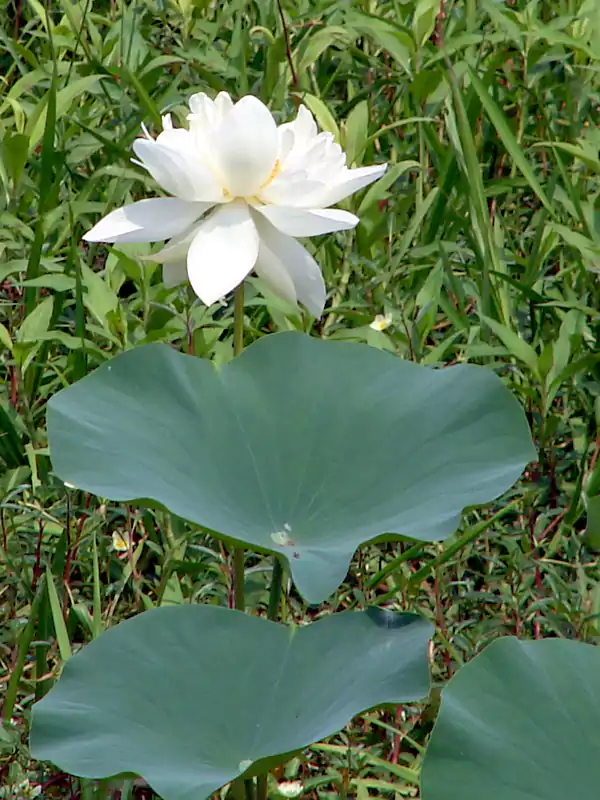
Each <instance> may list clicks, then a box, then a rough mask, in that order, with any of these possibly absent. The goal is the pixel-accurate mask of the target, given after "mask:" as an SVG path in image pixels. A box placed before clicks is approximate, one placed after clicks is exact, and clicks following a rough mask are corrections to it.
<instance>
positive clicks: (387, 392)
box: [48, 333, 535, 603]
mask: <svg viewBox="0 0 600 800" xmlns="http://www.w3.org/2000/svg"><path fill="white" fill-rule="evenodd" d="M48 430H49V439H50V448H51V455H52V460H53V464H54V468H55V470H56V472H57V473H58V475H59V476H60V477H61V478H62V479H63V480H65V481H67V482H69V483H71V484H74V485H75V486H77V487H79V488H81V489H85V490H87V491H90V492H94V493H95V494H98V495H100V496H103V497H107V498H110V499H112V500H121V501H131V500H139V499H143V498H146V499H152V500H154V501H156V502H158V503H160V504H161V505H163V506H165V507H166V508H168V509H169V510H170V511H172V512H173V513H175V514H177V515H179V516H180V517H183V518H185V519H188V520H191V521H192V522H195V523H198V524H200V525H203V526H205V527H207V528H210V529H212V530H214V531H215V532H218V533H220V534H222V535H224V536H226V537H229V538H231V539H235V540H239V541H243V542H247V543H249V544H250V545H253V546H255V547H257V548H259V549H266V550H271V551H276V552H279V553H281V554H282V555H283V556H284V557H286V558H287V559H288V561H289V563H290V565H291V571H292V576H293V578H294V580H295V582H296V585H297V586H298V589H299V591H300V592H301V593H302V594H303V596H304V597H305V598H306V599H307V600H308V601H309V602H314V603H319V602H321V601H323V600H324V599H325V598H327V597H328V596H329V595H330V594H331V593H332V592H333V591H335V589H336V588H337V586H339V584H340V583H341V582H342V580H343V579H344V576H345V574H346V571H347V568H348V565H349V563H350V559H351V557H352V554H353V553H354V551H355V550H356V548H357V547H358V546H359V545H360V544H361V543H362V542H365V541H367V540H370V539H373V538H375V537H377V536H378V535H381V534H384V533H394V534H399V535H402V536H406V537H412V538H416V539H422V540H427V541H433V540H436V539H443V538H444V537H446V536H449V535H450V534H451V533H452V532H453V531H454V530H455V529H456V527H457V524H458V521H459V517H460V512H461V510H462V509H463V508H464V507H465V506H471V505H478V504H481V503H485V502H489V501H490V500H492V499H493V498H495V497H497V496H498V495H500V494H501V493H502V492H504V491H506V489H508V488H509V487H510V486H511V485H512V484H513V483H514V481H515V480H517V478H518V477H519V475H520V473H521V471H522V469H523V467H524V466H525V464H526V463H527V462H528V461H530V460H531V459H532V458H534V457H535V451H534V449H533V446H532V443H531V438H530V435H529V429H528V426H527V422H526V419H525V415H524V413H523V411H522V409H521V408H520V406H519V405H518V403H517V401H516V400H515V399H514V398H513V397H512V395H511V394H510V392H509V391H508V390H507V389H506V388H505V387H504V386H503V384H502V383H501V381H500V379H499V378H497V377H496V375H494V374H493V373H492V372H490V371H488V370H486V369H484V368H483V367H476V366H468V365H462V366H456V367H450V368H447V369H440V370H435V369H431V368H429V367H424V366H420V365H417V364H413V363H410V362H406V361H402V360H400V359H399V358H396V357H395V356H393V355H390V354H389V353H384V352H381V351H379V350H376V349H374V348H370V347H368V346H366V345H363V344H357V343H347V342H331V341H323V340H319V339H315V338H311V337H308V336H305V335H303V334H298V333H283V334H276V335H271V336H266V337H263V338H262V339H260V340H259V341H258V342H256V343H255V344H253V345H252V346H251V347H249V348H248V349H247V350H245V351H244V352H243V353H242V354H241V355H240V356H239V357H238V358H236V359H235V360H234V361H233V362H231V363H229V364H227V365H226V366H224V367H223V368H222V369H220V370H217V369H216V368H215V367H214V366H213V364H212V363H211V362H209V361H205V360H201V359H199V358H193V357H191V356H187V355H183V354H181V353H178V352H175V351H174V350H172V349H171V348H170V347H168V346H167V345H164V344H152V345H146V346H143V347H139V348H137V349H134V350H132V351H129V352H126V353H123V354H122V355H119V356H117V357H116V358H114V359H113V360H112V361H110V362H109V363H107V364H105V365H103V366H102V367H100V368H99V369H98V370H96V372H94V373H92V374H91V375H89V376H88V377H86V378H84V379H83V380H82V381H80V382H79V383H76V384H75V385H73V386H71V387H69V388H68V389H64V390H62V391H61V392H59V393H58V394H57V395H55V396H54V397H53V398H52V400H51V401H50V404H49V415H48Z"/></svg>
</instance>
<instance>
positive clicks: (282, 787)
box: [277, 781, 304, 797]
mask: <svg viewBox="0 0 600 800" xmlns="http://www.w3.org/2000/svg"><path fill="white" fill-rule="evenodd" d="M303 789H304V786H303V785H302V783H301V782H300V781H283V782H282V783H280V784H279V786H278V787H277V791H278V792H279V794H280V795H282V796H283V797H300V795H301V794H302V791H303Z"/></svg>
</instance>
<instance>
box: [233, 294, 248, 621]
mask: <svg viewBox="0 0 600 800" xmlns="http://www.w3.org/2000/svg"><path fill="white" fill-rule="evenodd" d="M243 349H244V283H243V282H242V283H240V284H238V285H237V286H236V289H235V298H234V306H233V354H234V356H239V354H240V353H241V352H242V350H243ZM244 595H245V592H244V548H243V547H236V548H235V549H234V551H233V604H234V607H235V608H236V609H237V610H238V611H245V610H246V602H245V596H244Z"/></svg>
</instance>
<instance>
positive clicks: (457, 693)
mask: <svg viewBox="0 0 600 800" xmlns="http://www.w3.org/2000/svg"><path fill="white" fill-rule="evenodd" d="M598 752H600V649H598V648H597V647H594V646H593V645H590V644H584V643H582V642H575V641H569V640H566V639H544V640H540V641H535V642H520V641H518V639H515V638H512V637H506V638H503V639H499V640H498V641H496V642H494V643H493V644H491V645H490V646H489V647H487V648H486V649H485V650H484V652H483V653H481V654H480V655H478V656H477V657H476V658H474V659H473V661H471V662H469V663H468V664H467V665H466V666H464V667H462V668H461V669H460V670H459V671H458V672H457V673H456V675H455V676H454V677H453V678H452V680H451V681H450V682H449V683H448V685H447V686H446V687H445V688H444V690H443V692H442V705H441V709H440V714H439V718H438V720H437V722H436V725H435V728H434V730H433V734H432V736H431V740H430V744H429V747H428V750H427V754H426V756H425V761H424V763H423V771H422V776H421V784H422V797H423V800H457V798H460V800H565V799H566V798H577V800H596V798H597V797H598V792H599V789H598V787H600V759H599V758H598Z"/></svg>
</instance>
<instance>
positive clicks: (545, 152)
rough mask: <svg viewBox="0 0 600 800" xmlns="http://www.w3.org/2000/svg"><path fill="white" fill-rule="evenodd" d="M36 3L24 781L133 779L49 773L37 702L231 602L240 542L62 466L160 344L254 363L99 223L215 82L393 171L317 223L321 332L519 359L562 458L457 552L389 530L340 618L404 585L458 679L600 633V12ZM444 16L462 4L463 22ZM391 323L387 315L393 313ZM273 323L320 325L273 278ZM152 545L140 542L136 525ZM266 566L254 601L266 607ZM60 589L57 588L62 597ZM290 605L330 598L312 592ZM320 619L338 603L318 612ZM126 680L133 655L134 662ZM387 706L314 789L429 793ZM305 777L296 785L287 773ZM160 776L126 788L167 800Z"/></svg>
mask: <svg viewBox="0 0 600 800" xmlns="http://www.w3.org/2000/svg"><path fill="white" fill-rule="evenodd" d="M281 4H282V6H283V8H282V9H280V8H279V6H278V3H277V2H274V1H273V0H264V2H255V3H251V2H246V1H245V0H244V2H242V0H227V1H226V2H223V3H214V2H208V0H194V2H192V0H178V1H177V2H175V1H174V0H173V1H172V2H168V0H149V2H144V3H143V2H141V1H140V0H138V1H137V2H136V0H131V1H129V0H110V2H109V0H96V2H91V0H89V1H88V2H86V1H85V0H78V1H77V2H74V3H73V2H71V0H57V1H56V2H52V3H48V4H47V6H44V4H43V3H42V2H38V0H24V2H19V0H14V2H13V3H12V4H11V5H9V6H8V8H4V10H2V11H0V74H1V75H2V76H3V77H2V78H0V87H1V88H0V133H1V138H2V144H1V148H0V283H1V294H0V322H1V323H2V325H1V327H0V348H1V353H2V360H1V362H0V620H2V622H1V624H0V699H2V701H3V715H4V717H3V718H4V726H3V728H2V729H1V730H0V785H1V786H3V787H13V788H12V789H10V788H9V789H6V788H4V789H2V790H1V791H2V792H4V793H3V794H0V796H1V797H3V798H4V797H10V798H17V797H18V798H23V797H26V796H27V789H26V788H25V787H24V785H20V784H21V782H22V781H25V780H29V781H30V785H31V787H35V786H40V785H43V786H44V788H43V791H42V796H43V797H63V798H64V797H81V798H107V797H111V796H113V795H111V792H112V791H113V790H112V789H110V788H108V787H106V786H102V785H100V784H99V785H97V786H95V785H91V784H89V785H83V786H80V785H79V783H78V782H77V781H75V779H73V780H71V779H68V778H67V777H66V776H61V775H59V774H57V773H55V772H53V771H52V770H51V769H49V768H48V767H47V766H45V765H40V764H36V763H32V762H31V760H30V759H29V757H28V754H27V748H26V739H27V725H28V718H29V712H30V708H31V705H32V702H33V701H34V700H35V699H36V698H39V697H41V696H42V695H43V693H44V692H45V691H46V690H47V689H48V687H49V685H50V684H51V682H52V680H53V678H54V677H55V676H56V674H57V670H58V669H59V668H60V664H61V659H62V658H64V657H66V656H67V655H68V653H69V652H70V651H71V649H76V648H77V647H79V646H80V645H81V644H82V643H84V642H86V641H89V640H90V639H91V638H93V637H94V636H96V635H98V634H99V633H100V632H101V631H102V630H103V629H104V628H106V627H107V626H109V625H112V624H114V623H115V622H116V621H118V620H119V619H122V618H124V617H126V616H128V615H130V614H132V613H134V612H136V611H139V610H143V609H144V608H147V607H150V606H153V605H157V604H160V603H165V602H171V603H173V602H175V603H178V602H215V603H223V604H226V603H227V602H228V598H229V593H230V586H231V575H232V569H233V564H232V563H231V559H230V558H229V556H228V555H227V553H226V552H225V550H224V548H223V547H222V545H221V544H219V543H218V542H217V541H215V540H212V539H210V538H209V537H208V536H206V535H204V534H202V532H200V531H190V529H189V526H187V525H185V524H184V523H183V522H181V521H180V520H177V519H170V518H168V517H166V516H164V515H161V514H158V513H153V512H150V511H147V510H143V509H138V508H135V507H129V506H120V505H117V504H110V503H101V502H100V501H99V500H98V499H97V498H95V497H92V496H89V495H85V494H83V493H81V492H77V491H67V490H65V489H64V487H63V486H62V484H61V483H60V482H59V481H58V480H57V479H56V478H54V477H53V475H52V471H51V465H50V462H49V460H48V455H47V447H46V434H45V406H46V402H47V400H48V398H49V397H50V396H51V395H52V394H53V393H54V392H56V391H57V390H58V389H60V388H61V387H63V386H65V385H68V384H70V383H72V382H73V381H76V380H78V379H79V378H81V377H82V376H83V375H85V374H86V373H87V372H88V371H89V370H92V369H94V368H95V367H96V366H97V365H99V364H101V363H103V362H104V361H105V360H106V359H108V358H110V357H111V356H113V355H115V354H117V353H118V352H120V351H122V350H124V349H126V348H129V347H132V346H134V345H137V344H140V343H143V342H148V341H153V340H157V339H160V340H166V341H169V342H172V343H173V344H174V345H175V346H177V347H179V348H181V349H183V350H185V351H186V352H193V353H196V354H197V355H200V356H203V357H206V358H213V359H215V360H218V361H220V362H223V361H225V360H228V359H229V358H231V357H232V355H233V301H231V302H230V303H229V304H228V306H227V307H226V308H224V309H220V310H219V311H218V312H215V311H214V310H210V311H207V310H206V309H204V308H203V307H202V305H201V304H200V303H199V302H197V301H196V302H194V298H193V296H192V294H191V292H190V291H189V290H188V289H180V290H176V291H167V290H166V289H165V288H164V287H163V286H161V283H160V274H159V268H156V267H152V266H150V265H146V264H145V263H144V262H140V261H138V260H136V258H135V257H134V255H135V254H136V253H137V254H139V253H141V252H142V249H141V247H140V246H137V247H134V246H131V245H130V246H121V247H119V248H118V249H117V248H114V249H112V250H107V249H105V248H103V247H102V246H97V245H96V246H90V247H88V246H84V245H83V244H82V242H81V236H82V234H83V233H84V232H85V230H86V229H88V228H89V227H90V226H91V224H93V222H94V221H96V220H97V219H98V218H99V217H100V216H101V215H102V214H103V213H105V212H106V211H107V210H108V209H112V208H115V207H117V206H120V205H122V204H124V203H125V202H128V201H131V200H132V199H139V198H141V197H144V196H146V195H147V194H149V193H151V192H153V191H154V189H153V186H152V184H151V181H150V179H147V178H146V177H145V175H144V174H143V173H142V171H141V170H139V169H138V168H136V167H134V166H133V165H132V164H131V163H130V161H129V159H130V157H131V155H132V152H131V144H132V142H133V140H134V139H135V137H136V136H137V135H138V133H139V131H140V125H141V123H142V122H145V123H146V124H147V125H148V126H149V127H150V128H153V129H156V127H157V126H158V124H159V122H160V113H161V112H162V111H163V110H164V109H167V108H169V109H171V110H173V112H174V113H175V115H177V113H178V111H179V112H181V111H182V109H183V105H184V102H185V99H186V98H187V97H188V96H189V95H190V94H191V93H192V92H193V91H194V90H204V91H207V92H210V93H215V92H217V91H219V90H226V91H229V92H230V93H231V94H232V95H233V96H235V97H237V96H240V95H242V94H244V93H248V92H250V93H254V94H257V95H258V96H259V97H260V98H261V99H263V100H264V101H265V102H269V104H270V106H271V108H272V110H273V111H274V113H275V114H276V115H278V117H280V119H281V120H284V119H288V118H289V117H290V116H291V115H292V114H293V112H294V109H295V105H296V103H297V102H298V101H299V100H302V101H304V102H305V103H306V104H307V105H308V106H309V107H310V108H311V110H312V111H313V112H314V113H315V115H316V116H317V118H318V120H319V122H320V124H321V126H322V127H324V128H328V129H330V130H333V131H334V132H335V133H336V135H338V136H339V137H340V140H341V142H342V144H343V145H344V147H345V149H346V151H347V153H348V156H349V161H350V162H353V163H355V164H356V165H360V164H369V163H373V162H374V161H381V160H386V161H388V162H389V163H390V169H389V172H388V174H387V177H386V178H385V179H384V180H383V181H381V182H380V183H379V184H377V185H375V186H373V187H372V188H370V189H368V190H367V191H366V192H363V193H362V194H361V195H358V196H357V197H354V198H351V199H350V200H349V201H347V203H348V208H351V209H352V210H354V211H356V212H357V213H358V214H359V216H360V217H361V225H360V226H359V227H358V228H357V230H356V231H355V232H354V233H350V234H347V235H344V234H336V235H331V236H327V237H322V238H321V239H317V240H312V243H313V245H314V250H315V253H316V257H317V259H318V261H319V262H320V264H321V265H322V266H323V270H324V274H325V277H326V282H327V285H328V287H329V288H330V298H329V301H328V305H327V308H326V313H325V316H324V317H323V319H322V320H321V321H320V322H319V323H318V324H316V325H315V327H314V329H313V330H312V335H315V336H327V337H329V338H353V339H357V340H361V341H367V342H369V343H370V344H372V345H373V346H376V347H382V348H386V349H388V350H390V351H392V352H394V353H396V354H397V355H398V356H400V357H402V358H408V359H412V360H415V361H419V362H422V363H426V364H449V363H455V362H465V361H469V362H472V363H480V364H484V365H486V366H487V367H488V368H490V369H493V370H495V371H496V372H497V373H498V374H499V375H500V376H501V377H502V378H503V380H504V381H505V382H506V383H507V385H508V386H509V387H510V388H511V390H512V391H513V392H514V393H515V394H516V396H517V397H518V398H519V400H520V401H521V403H522V404H523V405H524V407H525V408H526V410H527V413H528V416H529V419H530V422H531V426H532V430H533V434H534V438H535V441H536V444H537V447H538V449H539V461H538V462H537V463H535V464H532V465H530V468H529V470H528V471H527V473H526V475H525V476H524V478H523V480H522V481H521V483H520V485H519V486H517V487H515V489H514V490H513V491H511V492H510V493H509V495H508V496H506V497H504V498H501V499H500V500H498V502H497V504H496V505H495V507H493V508H489V509H484V510H478V511H473V512H472V513H469V514H467V515H466V517H465V519H464V522H463V525H462V527H461V529H460V531H459V532H458V533H457V535H456V536H455V537H453V538H452V539H450V540H448V541H447V542H445V543H443V544H441V545H435V544H433V545H422V544H419V545H418V546H415V547H411V548H409V547H408V546H405V547H404V548H403V547H402V546H399V545H393V546H391V545H390V546H388V547H387V549H386V548H378V549H374V548H364V549H363V551H361V552H360V553H358V554H357V556H356V560H355V564H354V569H353V571H352V573H351V576H350V577H349V580H348V581H347V582H346V583H345V584H344V586H343V587H342V588H341V589H340V591H339V592H338V594H337V596H336V598H335V599H334V600H333V602H332V603H331V608H332V609H341V608H351V607H355V606H362V605H364V604H365V603H366V602H371V603H386V604H391V605H392V607H397V608H401V609H411V610H415V609H418V610H419V611H420V613H422V614H424V615H426V616H428V617H430V618H431V619H432V620H433V621H434V622H435V623H436V626H437V635H436V639H435V648H434V662H433V671H434V678H435V680H436V683H437V685H438V687H439V686H441V685H442V684H443V682H444V681H445V680H446V679H447V677H448V676H450V675H451V674H452V673H453V672H454V671H455V670H456V668H457V667H458V666H460V664H462V663H463V662H464V661H465V660H467V659H469V658H471V657H472V656H473V655H474V654H475V653H476V652H477V651H478V650H479V649H481V647H482V646H483V645H485V644H486V643H487V642H489V641H490V639H492V638H493V637H496V636H499V635H503V634H517V635H519V636H521V637H525V638H531V637H535V638H537V637H545V636H561V637H569V638H579V639H583V640H586V641H592V642H596V641H598V638H599V630H598V614H599V612H600V590H599V586H600V583H599V579H600V569H599V565H598V558H597V555H596V553H595V552H594V550H593V548H592V547H591V544H592V543H593V541H594V536H593V534H594V530H593V529H591V528H590V530H589V531H588V536H587V537H586V536H585V528H586V516H585V505H584V497H583V490H584V489H585V479H586V478H587V476H588V474H589V473H590V471H591V470H592V468H593V465H594V464H595V461H596V457H597V454H598V450H599V449H600V433H599V430H598V426H599V424H600V400H599V397H600V366H599V362H600V347H599V336H600V283H599V273H600V212H599V201H598V196H599V191H600V180H599V176H600V158H599V148H600V133H599V132H598V128H597V123H598V119H599V113H598V112H599V109H600V94H599V92H600V78H599V70H600V44H599V43H600V15H599V13H598V10H597V3H596V2H595V0H543V1H542V2H533V1H532V2H525V0H513V2H512V3H496V2H491V0H480V2H479V3H476V2H474V0H460V1H459V0H456V2H454V3H453V2H446V3H444V2H442V5H441V6H440V2H439V0H435V2H432V1H431V0H416V2H415V0H408V2H406V0H403V1H402V2H400V1H399V0H389V1H388V2H378V1H377V0H363V1H362V2H360V1H359V0H345V1H344V2H341V1H340V0H337V1H336V0H314V1H312V2H311V1H310V0H282V3H281ZM440 11H443V12H444V13H443V16H442V14H441V13H440ZM383 313H389V314H391V318H392V324H391V326H390V327H389V328H388V329H386V330H385V331H382V332H379V331H374V330H372V329H370V328H369V323H370V322H371V321H372V320H373V318H374V317H375V316H376V315H377V314H383ZM246 323H247V328H246V340H247V342H249V341H251V340H252V339H253V338H255V337H257V336H260V335H262V334H264V333H267V332H270V331H276V330H284V329H286V328H289V327H291V326H293V324H294V323H293V322H292V321H290V319H288V318H287V317H286V316H285V313H284V310H283V308H282V306H281V305H279V304H278V303H277V301H276V300H274V299H273V300H269V302H268V303H267V305H265V304H264V302H263V301H262V299H261V296H260V295H259V294H258V293H257V292H256V290H255V288H253V287H252V286H248V288H247V290H246ZM113 533H120V534H121V535H123V536H125V537H131V540H132V542H133V544H132V548H131V551H130V553H129V554H128V555H127V554H126V555H125V556H123V555H119V554H118V553H117V552H116V551H115V550H114V548H113V546H112V534H113ZM263 563H264V562H263V561H262V559H260V558H258V557H248V560H247V578H248V600H249V601H250V602H253V603H258V604H261V605H262V606H266V602H267V591H266V585H265V584H266V581H265V573H264V570H262V569H261V567H262V566H263ZM48 588H51V590H50V591H48ZM288 602H289V607H290V611H291V614H292V615H293V616H294V617H296V618H302V617H306V616H307V615H308V612H307V609H306V608H305V607H304V606H303V605H302V603H301V602H300V601H299V600H298V598H297V596H296V595H294V594H292V595H291V596H290V598H289V599H288ZM311 614H312V612H311ZM116 669H117V667H116ZM436 696H437V693H434V696H433V699H432V702H431V703H430V704H429V705H427V706H416V705H415V706H408V707H405V708H403V709H399V710H398V712H397V713H395V712H387V711H386V712H385V713H384V712H373V713H369V714H367V715H365V716H364V718H361V719H357V720H355V721H354V723H353V724H352V725H351V726H349V727H348V729H347V730H346V731H344V732H343V733H341V734H340V735H339V736H337V737H335V738H334V739H333V740H332V741H330V742H328V743H325V744H322V745H319V746H315V747H313V748H311V749H310V750H309V751H307V752H306V753H305V754H304V756H303V757H302V759H297V760H295V761H293V762H291V763H290V764H289V765H288V767H287V768H286V774H285V777H287V778H289V779H292V778H295V777H299V778H301V779H302V780H303V781H304V782H305V785H306V787H307V789H310V792H309V794H308V795H307V796H310V797H313V798H329V797H331V798H334V797H336V798H337V797H340V796H342V797H356V798H358V799H359V800H364V798H367V797H382V798H400V797H415V796H417V794H416V792H417V790H416V788H415V785H416V774H417V773H416V770H418V766H419V760H420V755H421V752H422V748H423V745H424V744H425V743H426V741H427V736H428V734H429V731H430V729H431V724H432V721H433V720H434V719H435V714H436V707H435V706H436V699H435V698H436ZM277 777H278V778H283V777H284V775H283V774H278V776H277ZM144 791H145V790H142V789H140V788H139V787H129V788H125V789H124V790H123V793H122V795H121V796H122V798H126V797H132V798H133V797H137V798H142V797H150V794H149V793H148V792H147V791H146V793H144Z"/></svg>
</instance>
